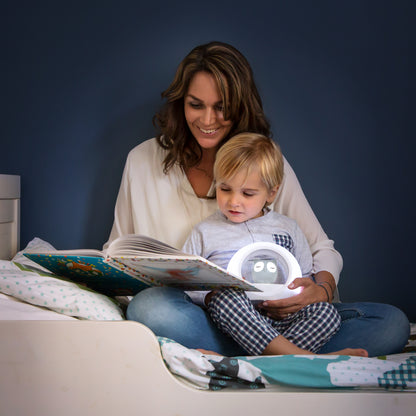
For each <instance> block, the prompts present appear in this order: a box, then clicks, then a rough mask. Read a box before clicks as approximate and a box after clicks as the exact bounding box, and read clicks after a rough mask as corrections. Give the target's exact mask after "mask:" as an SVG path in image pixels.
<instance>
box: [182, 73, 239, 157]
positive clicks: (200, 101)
mask: <svg viewBox="0 0 416 416" xmlns="http://www.w3.org/2000/svg"><path fill="white" fill-rule="evenodd" d="M184 111H185V118H186V122H187V123H188V127H189V129H190V130H191V133H192V134H193V136H194V137H195V139H196V141H197V142H198V143H199V145H200V146H201V147H202V149H205V150H209V149H216V148H218V145H219V143H220V142H221V141H222V139H223V138H224V137H226V136H227V135H228V133H229V132H230V130H231V127H232V124H233V123H232V121H231V120H224V113H223V103H222V99H221V95H220V92H219V90H218V87H217V84H216V82H215V79H214V77H213V76H212V75H211V74H209V73H208V72H197V73H196V74H195V75H194V77H193V78H192V80H191V82H190V84H189V88H188V91H187V94H186V95H185V108H184Z"/></svg>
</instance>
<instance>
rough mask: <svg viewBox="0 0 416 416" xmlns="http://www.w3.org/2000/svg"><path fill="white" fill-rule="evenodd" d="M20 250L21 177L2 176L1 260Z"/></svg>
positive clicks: (0, 196)
mask: <svg viewBox="0 0 416 416" xmlns="http://www.w3.org/2000/svg"><path fill="white" fill-rule="evenodd" d="M19 248H20V176H17V175H0V259H2V260H10V259H11V258H12V257H13V256H14V255H15V254H16V253H17V251H19Z"/></svg>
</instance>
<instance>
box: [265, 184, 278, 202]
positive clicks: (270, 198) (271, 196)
mask: <svg viewBox="0 0 416 416" xmlns="http://www.w3.org/2000/svg"><path fill="white" fill-rule="evenodd" d="M278 190H279V185H276V186H274V187H273V188H272V189H270V191H269V196H268V198H267V203H268V204H271V203H272V202H273V201H274V198H276V194H277V191H278Z"/></svg>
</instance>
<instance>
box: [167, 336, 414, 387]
mask: <svg viewBox="0 0 416 416" xmlns="http://www.w3.org/2000/svg"><path fill="white" fill-rule="evenodd" d="M159 344H160V347H161V351H162V355H163V358H164V360H165V363H166V365H167V367H168V368H169V370H170V371H171V372H172V373H173V374H175V375H176V376H177V377H179V378H180V379H181V380H183V381H185V382H186V383H187V384H190V385H192V386H194V387H197V388H200V389H204V390H220V389H223V388H239V389H242V388H246V389H265V388H271V387H273V386H291V387H303V388H319V389H341V388H344V389H345V388H349V389H352V388H353V389H383V390H386V389H387V390H388V389H394V390H402V391H416V350H415V351H414V352H408V353H403V354H394V355H389V356H385V357H379V358H363V357H350V356H336V355H282V356H258V357H231V358H230V357H224V356H217V355H204V354H202V353H201V352H199V351H197V350H191V349H188V348H185V347H183V346H182V345H180V344H178V343H176V342H174V341H172V340H170V339H167V338H159Z"/></svg>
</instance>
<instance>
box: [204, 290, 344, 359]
mask: <svg viewBox="0 0 416 416" xmlns="http://www.w3.org/2000/svg"><path fill="white" fill-rule="evenodd" d="M208 312H209V314H210V316H211V318H212V320H213V321H214V322H215V323H216V324H217V326H218V328H219V329H220V330H221V331H223V332H224V333H226V334H228V335H230V336H231V337H232V338H233V339H234V340H235V341H236V342H237V343H238V344H239V345H240V346H242V347H243V348H244V349H245V350H246V351H247V352H248V353H249V354H251V355H260V354H261V353H262V352H263V351H264V349H265V348H266V346H267V345H268V344H269V343H270V342H271V341H272V340H273V339H274V338H276V337H277V336H278V335H283V336H284V337H285V338H286V339H288V340H289V341H291V342H292V343H293V344H295V345H296V346H298V347H299V348H303V349H305V350H308V351H311V352H317V351H318V350H319V349H320V348H321V347H322V346H323V345H324V344H325V343H326V342H328V341H329V339H330V338H331V337H332V336H333V335H334V334H335V333H336V332H337V331H338V329H339V327H340V325H341V317H340V315H339V313H338V312H337V310H336V309H335V308H334V306H333V305H331V304H330V303H326V302H320V303H313V304H311V305H308V306H305V307H304V308H303V309H301V310H300V311H298V312H296V313H294V314H293V315H290V317H288V318H285V319H283V320H281V321H276V320H274V319H271V318H269V317H267V316H264V315H262V314H261V313H260V312H259V311H257V310H256V309H255V308H254V306H253V304H252V303H251V301H250V299H249V298H248V297H247V295H246V294H245V292H244V291H241V290H235V289H224V290H222V291H220V292H218V293H216V294H215V295H214V296H212V298H211V300H210V302H209V304H208Z"/></svg>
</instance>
